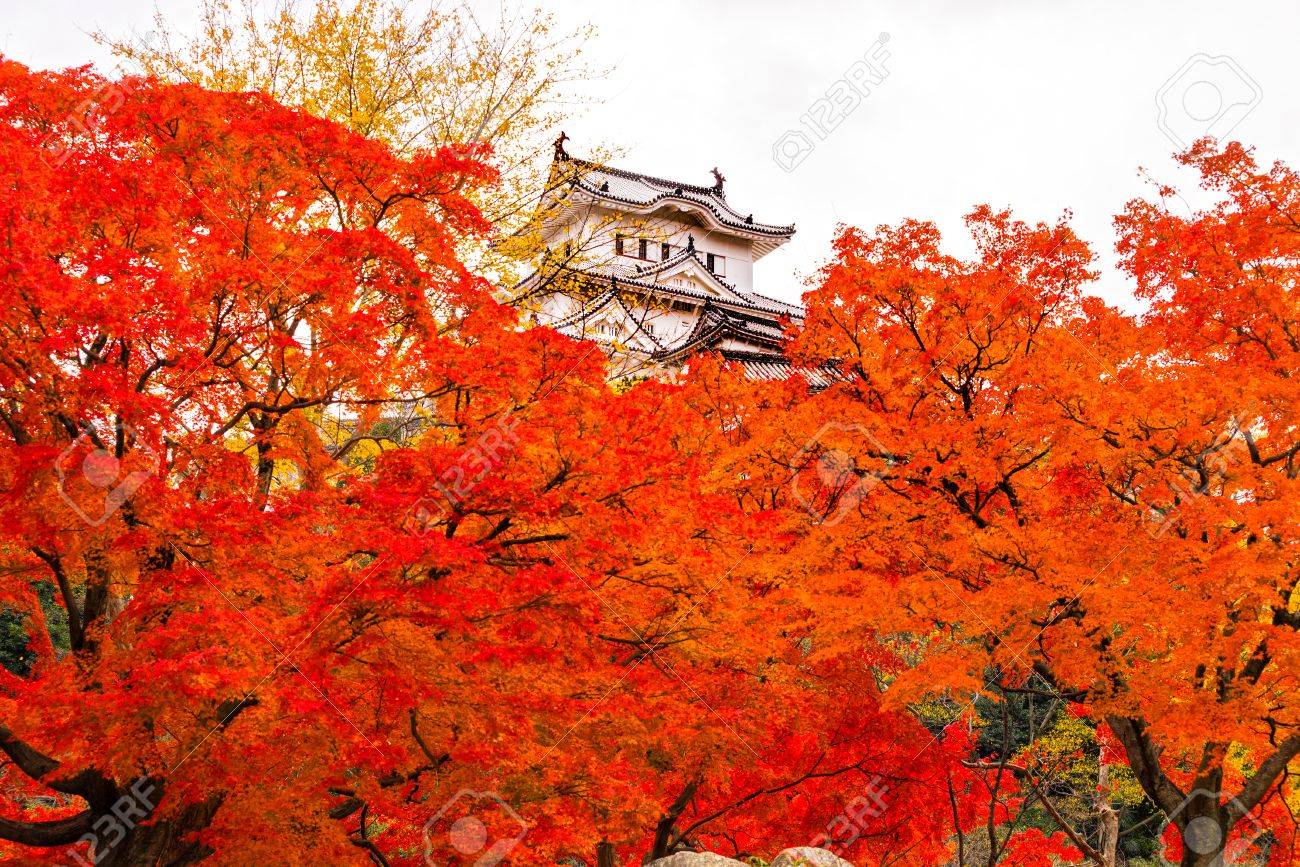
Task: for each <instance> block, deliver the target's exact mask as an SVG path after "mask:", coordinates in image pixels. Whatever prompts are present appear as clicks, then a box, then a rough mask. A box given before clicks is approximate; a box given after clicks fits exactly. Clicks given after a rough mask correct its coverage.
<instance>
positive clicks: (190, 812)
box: [95, 796, 221, 867]
mask: <svg viewBox="0 0 1300 867" xmlns="http://www.w3.org/2000/svg"><path fill="white" fill-rule="evenodd" d="M220 807H221V798H220V797H219V796H213V797H210V798H208V799H207V800H205V801H202V802H200V803H198V804H191V805H189V806H188V807H185V808H183V809H182V810H181V811H180V812H179V813H176V814H175V815H173V816H171V817H169V818H167V819H164V820H160V821H158V822H154V823H153V824H150V825H137V826H135V827H133V828H132V829H130V830H129V831H127V833H126V835H125V836H124V837H123V838H122V839H121V841H120V842H119V843H118V844H117V845H116V846H114V847H112V848H111V849H107V850H101V851H97V852H96V858H95V865H96V867H129V865H139V864H148V865H151V867H153V865H157V867H184V865H187V864H196V863H198V862H199V861H202V860H203V859H204V858H207V857H208V856H209V855H211V854H212V849H210V848H208V847H207V846H204V845H203V844H201V843H199V842H198V841H197V840H195V839H194V835H195V834H197V833H198V832H200V831H202V830H203V829H205V828H207V827H208V825H210V824H212V819H213V817H214V816H216V814H217V810H218V809H220Z"/></svg>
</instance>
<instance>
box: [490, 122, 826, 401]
mask: <svg viewBox="0 0 1300 867" xmlns="http://www.w3.org/2000/svg"><path fill="white" fill-rule="evenodd" d="M566 138H567V136H564V135H563V134H562V135H561V137H560V138H559V139H558V140H557V141H556V143H555V157H554V161H553V162H552V165H551V170H550V175H549V180H548V183H547V188H546V192H545V193H544V195H543V197H542V202H541V206H540V209H539V214H540V215H541V216H540V217H539V219H538V224H539V225H538V227H537V228H538V231H540V233H541V241H542V244H543V245H544V246H545V249H546V252H545V254H544V255H543V256H542V258H541V261H540V262H539V263H538V266H537V268H536V270H535V271H534V273H532V274H531V275H529V276H528V277H527V278H526V279H525V280H523V281H522V282H521V283H520V284H519V285H518V286H517V287H516V293H515V296H516V299H517V300H518V301H519V303H521V304H522V305H523V306H525V307H526V309H529V310H530V311H531V313H530V322H532V323H533V324H537V325H549V326H550V327H552V328H555V329H557V330H559V331H561V332H563V333H565V334H569V335H571V336H574V337H580V338H585V339H588V340H593V341H596V342H597V343H599V344H601V345H602V347H603V348H604V349H605V351H606V353H607V354H608V355H609V357H610V360H611V373H612V375H613V376H615V377H637V376H659V375H665V374H671V373H673V372H676V371H678V370H680V369H681V368H682V366H683V365H684V364H685V363H686V362H687V360H688V359H689V358H690V357H691V356H692V355H695V354H697V353H700V352H718V353H720V354H721V355H722V356H723V357H724V358H725V359H727V360H729V361H733V362H737V363H739V364H740V365H741V366H742V367H743V368H744V370H745V373H746V375H748V376H749V377H750V378H753V379H782V378H785V377H786V376H789V375H790V374H791V372H792V368H791V366H790V364H789V363H788V362H787V361H786V360H785V358H784V357H783V355H782V353H781V340H782V334H783V322H784V321H790V322H798V321H799V320H800V319H801V318H802V315H803V310H802V308H801V307H800V306H799V305H797V304H790V303H787V302H784V301H779V300H777V299H775V298H771V297H769V296H766V295H763V294H761V293H759V292H756V291H754V266H755V264H756V263H757V262H758V261H759V260H760V259H762V258H763V257H764V256H766V255H767V254H769V253H771V252H772V251H773V250H775V249H776V248H778V247H780V246H781V245H782V244H784V243H786V242H787V241H789V240H790V238H791V237H792V236H793V235H794V231H795V227H794V226H793V225H788V226H787V225H779V224H776V223H768V222H764V221H762V220H758V219H756V218H755V217H754V215H753V214H752V213H742V212H741V211H740V210H738V209H737V208H735V207H733V206H732V205H731V204H730V202H728V201H727V196H726V190H725V186H724V184H725V180H726V179H725V178H724V177H723V176H722V175H721V174H720V173H719V172H718V170H717V169H714V170H713V178H714V182H713V184H712V185H711V186H699V185H695V184H688V183H684V182H681V181H673V180H666V179H664V178H658V177H653V176H651V175H646V174H642V173H640V172H634V171H628V170H626V169H621V168H614V167H611V166H607V165H602V164H598V163H596V162H589V161H587V160H582V159H578V158H577V157H573V156H570V155H569V154H568V152H567V151H566V150H565V146H564V144H565V140H566ZM800 373H801V374H802V375H803V376H805V377H807V378H808V379H809V381H810V384H811V385H813V386H814V387H820V386H824V385H826V384H827V378H826V377H827V374H826V373H825V372H822V371H808V370H802V371H800Z"/></svg>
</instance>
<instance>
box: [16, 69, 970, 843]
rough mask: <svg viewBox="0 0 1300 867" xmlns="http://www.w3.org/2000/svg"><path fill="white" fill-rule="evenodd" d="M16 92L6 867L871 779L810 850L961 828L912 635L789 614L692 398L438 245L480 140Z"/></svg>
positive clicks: (769, 537)
mask: <svg viewBox="0 0 1300 867" xmlns="http://www.w3.org/2000/svg"><path fill="white" fill-rule="evenodd" d="M0 94H3V97H2V98H0V178H2V179H3V183H4V186H5V188H6V190H7V191H8V192H7V194H6V196H5V197H4V198H3V200H0V291H2V292H3V293H4V297H5V301H6V303H5V304H4V305H3V308H2V309H0V328H3V334H4V336H3V339H2V341H0V358H2V360H3V363H2V364H0V479H2V480H3V484H2V488H0V489H2V490H3V498H0V534H2V535H0V545H2V546H3V551H4V561H3V562H4V567H5V569H6V573H7V574H8V576H9V580H8V581H7V582H6V583H5V585H4V596H3V603H4V604H5V606H7V609H8V610H9V611H11V612H20V613H21V614H22V615H23V616H24V618H25V619H24V621H23V623H24V630H25V632H26V635H27V638H28V644H27V647H26V652H27V653H28V654H29V655H30V657H31V664H30V666H29V670H26V671H17V670H8V671H5V672H4V673H3V674H2V675H0V682H2V688H0V750H3V752H4V753H5V754H6V755H7V757H8V759H9V762H10V764H9V765H8V766H7V767H6V768H5V769H4V772H3V774H2V775H0V787H2V788H0V792H2V795H3V797H2V799H0V800H2V801H3V804H4V808H5V809H4V811H3V818H0V839H4V840H6V841H10V842H11V843H12V844H13V845H12V846H11V847H10V848H8V849H6V850H5V854H6V855H7V856H8V857H10V858H11V860H14V861H17V862H21V863H33V862H39V861H61V862H65V861H68V860H73V861H81V860H86V859H89V858H90V857H92V854H93V857H94V858H95V859H96V861H97V863H102V864H141V863H168V864H182V863H191V862H195V861H199V860H209V861H212V862H214V863H232V864H233V863H238V864H246V863H261V862H265V863H277V864H287V863H321V862H324V863H366V862H373V863H379V864H396V863H420V862H421V861H423V860H424V859H425V858H426V857H436V858H440V859H441V858H448V859H462V860H464V861H465V863H468V862H469V861H472V860H473V859H474V857H479V856H478V854H477V853H479V852H480V850H483V849H484V848H485V847H505V848H506V849H509V850H511V851H512V855H511V857H513V858H516V859H518V860H520V861H522V862H526V863H554V862H555V860H556V859H557V858H560V857H564V856H579V857H582V858H584V859H590V858H591V857H593V856H594V855H595V853H596V848H597V845H598V844H601V843H604V844H610V845H612V846H613V847H614V848H615V851H616V852H617V854H618V857H619V858H620V859H624V860H627V861H633V862H634V861H636V860H638V859H639V858H640V856H641V855H643V854H646V853H658V854H662V853H663V852H666V851H670V850H672V849H675V848H681V847H684V846H688V845H707V846H711V847H713V848H718V849H725V848H728V847H729V848H730V850H731V851H735V852H764V853H767V854H771V853H772V852H773V851H775V850H777V849H780V848H783V847H784V846H785V845H788V844H789V843H790V842H791V841H794V842H799V841H802V840H806V839H812V838H813V837H814V836H816V835H818V834H824V833H826V831H827V828H828V826H829V825H831V823H833V822H834V821H835V820H836V817H837V816H838V815H839V814H841V813H843V812H844V811H845V810H846V809H847V808H849V807H854V809H855V810H856V809H857V808H856V807H855V802H856V799H857V796H858V792H859V791H861V790H864V789H865V790H866V791H868V792H870V793H872V795H873V797H879V798H880V799H881V800H882V801H883V802H884V803H885V804H887V805H888V807H889V809H888V810H884V809H869V810H866V811H865V812H864V811H861V810H857V812H858V813H860V814H861V815H860V818H859V819H855V824H854V827H853V833H852V839H848V837H847V836H838V837H836V838H835V839H834V840H831V841H829V842H830V843H834V844H835V845H842V846H846V847H849V849H848V851H852V852H861V853H864V854H865V853H870V856H871V857H874V858H877V859H886V858H892V859H894V860H895V861H896V860H898V859H900V858H922V857H924V858H925V859H930V860H933V859H937V858H940V857H942V856H943V855H944V854H945V853H946V852H947V843H946V839H945V837H946V830H945V829H946V828H947V827H948V826H949V823H950V822H951V821H953V819H952V818H951V816H952V815H953V814H952V812H951V810H950V807H949V783H950V781H951V780H952V779H953V778H954V774H958V775H959V774H961V773H962V769H961V768H959V767H954V763H953V759H954V757H955V756H959V755H961V754H962V743H961V742H960V740H958V739H956V738H953V739H951V740H946V741H945V742H944V744H943V745H942V746H941V748H939V749H935V750H928V751H923V753H922V754H920V755H919V756H918V751H917V749H916V747H917V744H918V743H924V742H925V741H926V740H928V739H929V734H928V733H927V732H926V731H925V730H924V729H923V728H922V727H921V726H920V725H918V724H917V723H916V722H914V721H913V720H911V719H910V718H908V717H907V716H906V715H904V714H901V713H896V712H893V711H887V710H884V709H882V708H881V706H880V701H879V697H880V682H879V680H878V677H879V676H880V675H881V673H882V672H886V671H894V672H898V671H899V670H900V669H901V664H900V660H899V658H898V656H897V655H896V654H894V653H892V652H890V651H888V650H886V649H884V648H883V647H881V646H877V645H874V644H873V645H872V646H871V648H870V650H869V652H868V653H866V654H857V655H855V656H844V655H838V656H825V657H823V656H822V655H821V654H820V652H819V648H820V642H821V638H820V637H811V638H810V639H809V640H810V641H811V644H809V643H807V642H805V641H804V639H805V638H809V636H807V635H801V634H800V633H798V632H792V631H789V630H787V629H785V628H783V623H784V621H783V619H782V618H781V614H782V611H781V609H779V608H772V607H771V603H779V604H784V600H782V599H780V598H779V597H778V596H776V595H774V594H773V589H774V588H775V587H776V586H777V585H778V584H779V583H781V582H780V572H779V570H780V569H781V568H783V567H782V566H780V565H779V563H777V562H776V561H773V560H771V559H770V558H767V557H765V556H759V555H760V554H763V553H764V552H766V551H768V550H770V549H771V548H772V547H773V546H776V547H778V548H779V547H782V546H784V545H785V541H784V536H782V535H781V533H782V532H783V531H782V529H781V527H780V519H779V516H778V515H776V514H774V513H772V512H771V511H770V510H759V511H758V512H753V513H751V512H750V511H748V510H746V509H744V508H742V504H741V503H739V502H738V501H736V500H735V499H734V498H733V497H732V496H731V492H730V491H729V490H728V489H727V488H726V486H722V487H719V485H718V484H717V477H716V475H715V474H716V472H717V468H718V466H719V461H720V454H719V450H720V449H723V448H724V447H725V446H726V444H725V442H724V441H723V440H722V439H720V436H719V435H720V431H721V427H720V426H719V424H718V418H717V417H716V416H715V415H714V414H713V413H711V412H710V411H708V410H707V409H706V408H705V407H704V406H703V405H702V404H701V403H700V402H699V401H701V400H705V399H707V392H702V391H700V390H698V389H689V388H684V387H679V386H673V385H665V384H657V383H646V384H644V385H641V386H638V387H637V388H633V389H630V390H627V391H624V392H622V393H616V392H614V391H612V390H611V389H610V388H609V386H608V385H607V384H606V382H605V378H604V374H605V369H604V359H603V358H602V357H601V356H600V355H599V353H596V352H593V347H592V346H591V345H588V344H583V343H579V342H576V341H572V340H569V339H567V338H564V337H562V336H560V335H558V334H555V333H553V332H550V331H547V330H544V329H534V330H525V329H521V328H519V327H518V324H517V322H516V318H515V316H514V313H513V312H512V311H511V310H510V309H509V308H505V307H502V306H500V305H498V304H497V303H496V302H495V301H494V300H493V299H492V295H491V287H489V286H488V285H487V284H486V283H485V282H484V281H483V280H482V279H480V278H478V277H476V276H475V275H473V274H470V273H468V272H467V271H466V269H465V268H464V267H463V266H462V265H461V264H460V262H459V261H458V259H457V257H456V251H457V249H458V246H459V245H460V244H461V243H462V242H463V241H464V239H466V238H467V237H471V236H478V235H482V234H483V233H487V232H490V227H489V226H487V225H486V224H485V223H484V221H483V220H482V218H481V216H480V215H479V213H478V212H477V211H476V210H475V208H474V207H473V206H472V205H471V204H470V203H469V201H468V200H467V198H466V196H467V195H468V193H469V191H471V190H474V189H476V188H477V187H478V186H479V185H481V184H485V183H490V182H491V180H492V177H493V173H492V171H491V169H490V167H489V165H488V163H487V162H486V157H487V155H486V154H484V153H482V152H481V151H479V150H477V149H475V148H473V147H465V148H444V149H442V150H440V151H438V152H436V153H417V154H414V155H412V156H409V157H398V156H396V155H394V154H393V153H392V152H391V151H390V150H389V149H388V148H387V147H386V146H384V145H383V144H381V143H378V142H375V141H371V140H367V139H364V138H361V137H359V136H357V135H355V134H352V133H350V132H348V131H346V130H344V129H343V128H341V127H339V126H336V125H334V124H331V123H328V122H325V121H321V120H318V119H314V118H312V117H310V116H307V115H305V114H302V113H300V112H297V111H291V110H289V109H286V108H284V107H282V106H279V105H277V104H275V103H274V102H272V101H271V100H269V99H267V98H265V97H262V96H259V95H256V94H218V93H211V92H207V91H204V90H202V89H200V88H197V87H193V86H167V85H162V84H159V83H157V82H154V81H151V80H147V79H127V80H124V81H120V82H112V81H106V80H104V79H102V78H99V77H98V76H96V75H94V74H93V73H91V72H90V71H88V70H78V71H73V72H69V73H58V74H55V73H37V72H31V71H29V70H27V69H26V68H24V67H22V66H21V65H19V64H16V63H13V62H9V61H3V60H0ZM702 410H703V411H702ZM756 551H757V554H756ZM43 600H44V602H43ZM769 600H770V602H769ZM62 627H66V631H67V636H68V637H67V640H66V645H64V644H62V643H61V640H60V641H56V640H55V639H54V638H52V636H58V635H60V634H61V632H60V630H61V628H62ZM963 809H964V808H960V809H958V812H957V814H958V815H961V816H964V815H965V813H963V812H962V810H963ZM470 817H473V818H477V819H478V821H479V822H481V823H482V824H480V825H478V826H476V827H477V829H478V831H479V832H480V833H482V834H484V835H485V837H484V838H483V839H482V840H480V841H478V843H477V846H478V848H474V847H473V846H471V847H469V850H468V851H471V855H470V856H469V857H468V858H462V855H463V854H464V852H465V851H467V850H466V848H465V844H466V838H465V836H464V834H461V836H460V837H457V836H456V834H455V833H450V832H451V831H455V829H456V828H457V827H459V828H460V829H461V830H462V831H463V830H464V828H465V827H468V826H466V825H464V824H461V825H459V826H458V825H457V824H456V823H457V822H460V821H461V820H464V819H466V818H470ZM961 821H965V819H964V818H963V819H962V820H961ZM471 836H472V835H471ZM470 842H474V841H472V840H471V841H470ZM457 847H460V848H459V851H458V849H457ZM491 851H492V852H495V851H497V849H496V848H492V850H491ZM489 854H490V853H489Z"/></svg>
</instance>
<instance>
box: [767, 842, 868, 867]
mask: <svg viewBox="0 0 1300 867" xmlns="http://www.w3.org/2000/svg"><path fill="white" fill-rule="evenodd" d="M771 867H853V865H852V864H850V863H849V862H848V861H845V860H844V859H843V858H841V857H839V856H838V855H836V854H835V853H834V852H827V851H826V850H825V849H818V848H816V847H814V846H796V847H795V848H793V849H786V850H785V851H784V852H782V853H781V854H780V855H777V856H776V859H775V860H774V861H773V862H772V864H771Z"/></svg>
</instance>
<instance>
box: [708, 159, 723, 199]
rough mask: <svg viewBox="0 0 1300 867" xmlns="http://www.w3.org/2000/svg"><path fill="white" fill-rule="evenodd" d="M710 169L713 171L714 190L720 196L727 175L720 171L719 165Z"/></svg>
mask: <svg viewBox="0 0 1300 867" xmlns="http://www.w3.org/2000/svg"><path fill="white" fill-rule="evenodd" d="M710 171H712V172H713V192H715V193H717V194H718V195H719V196H720V195H722V185H723V184H725V183H726V182H727V176H726V175H724V174H723V173H722V172H720V171H718V167H717V166H714V167H713V168H712V169H711V170H710Z"/></svg>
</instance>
